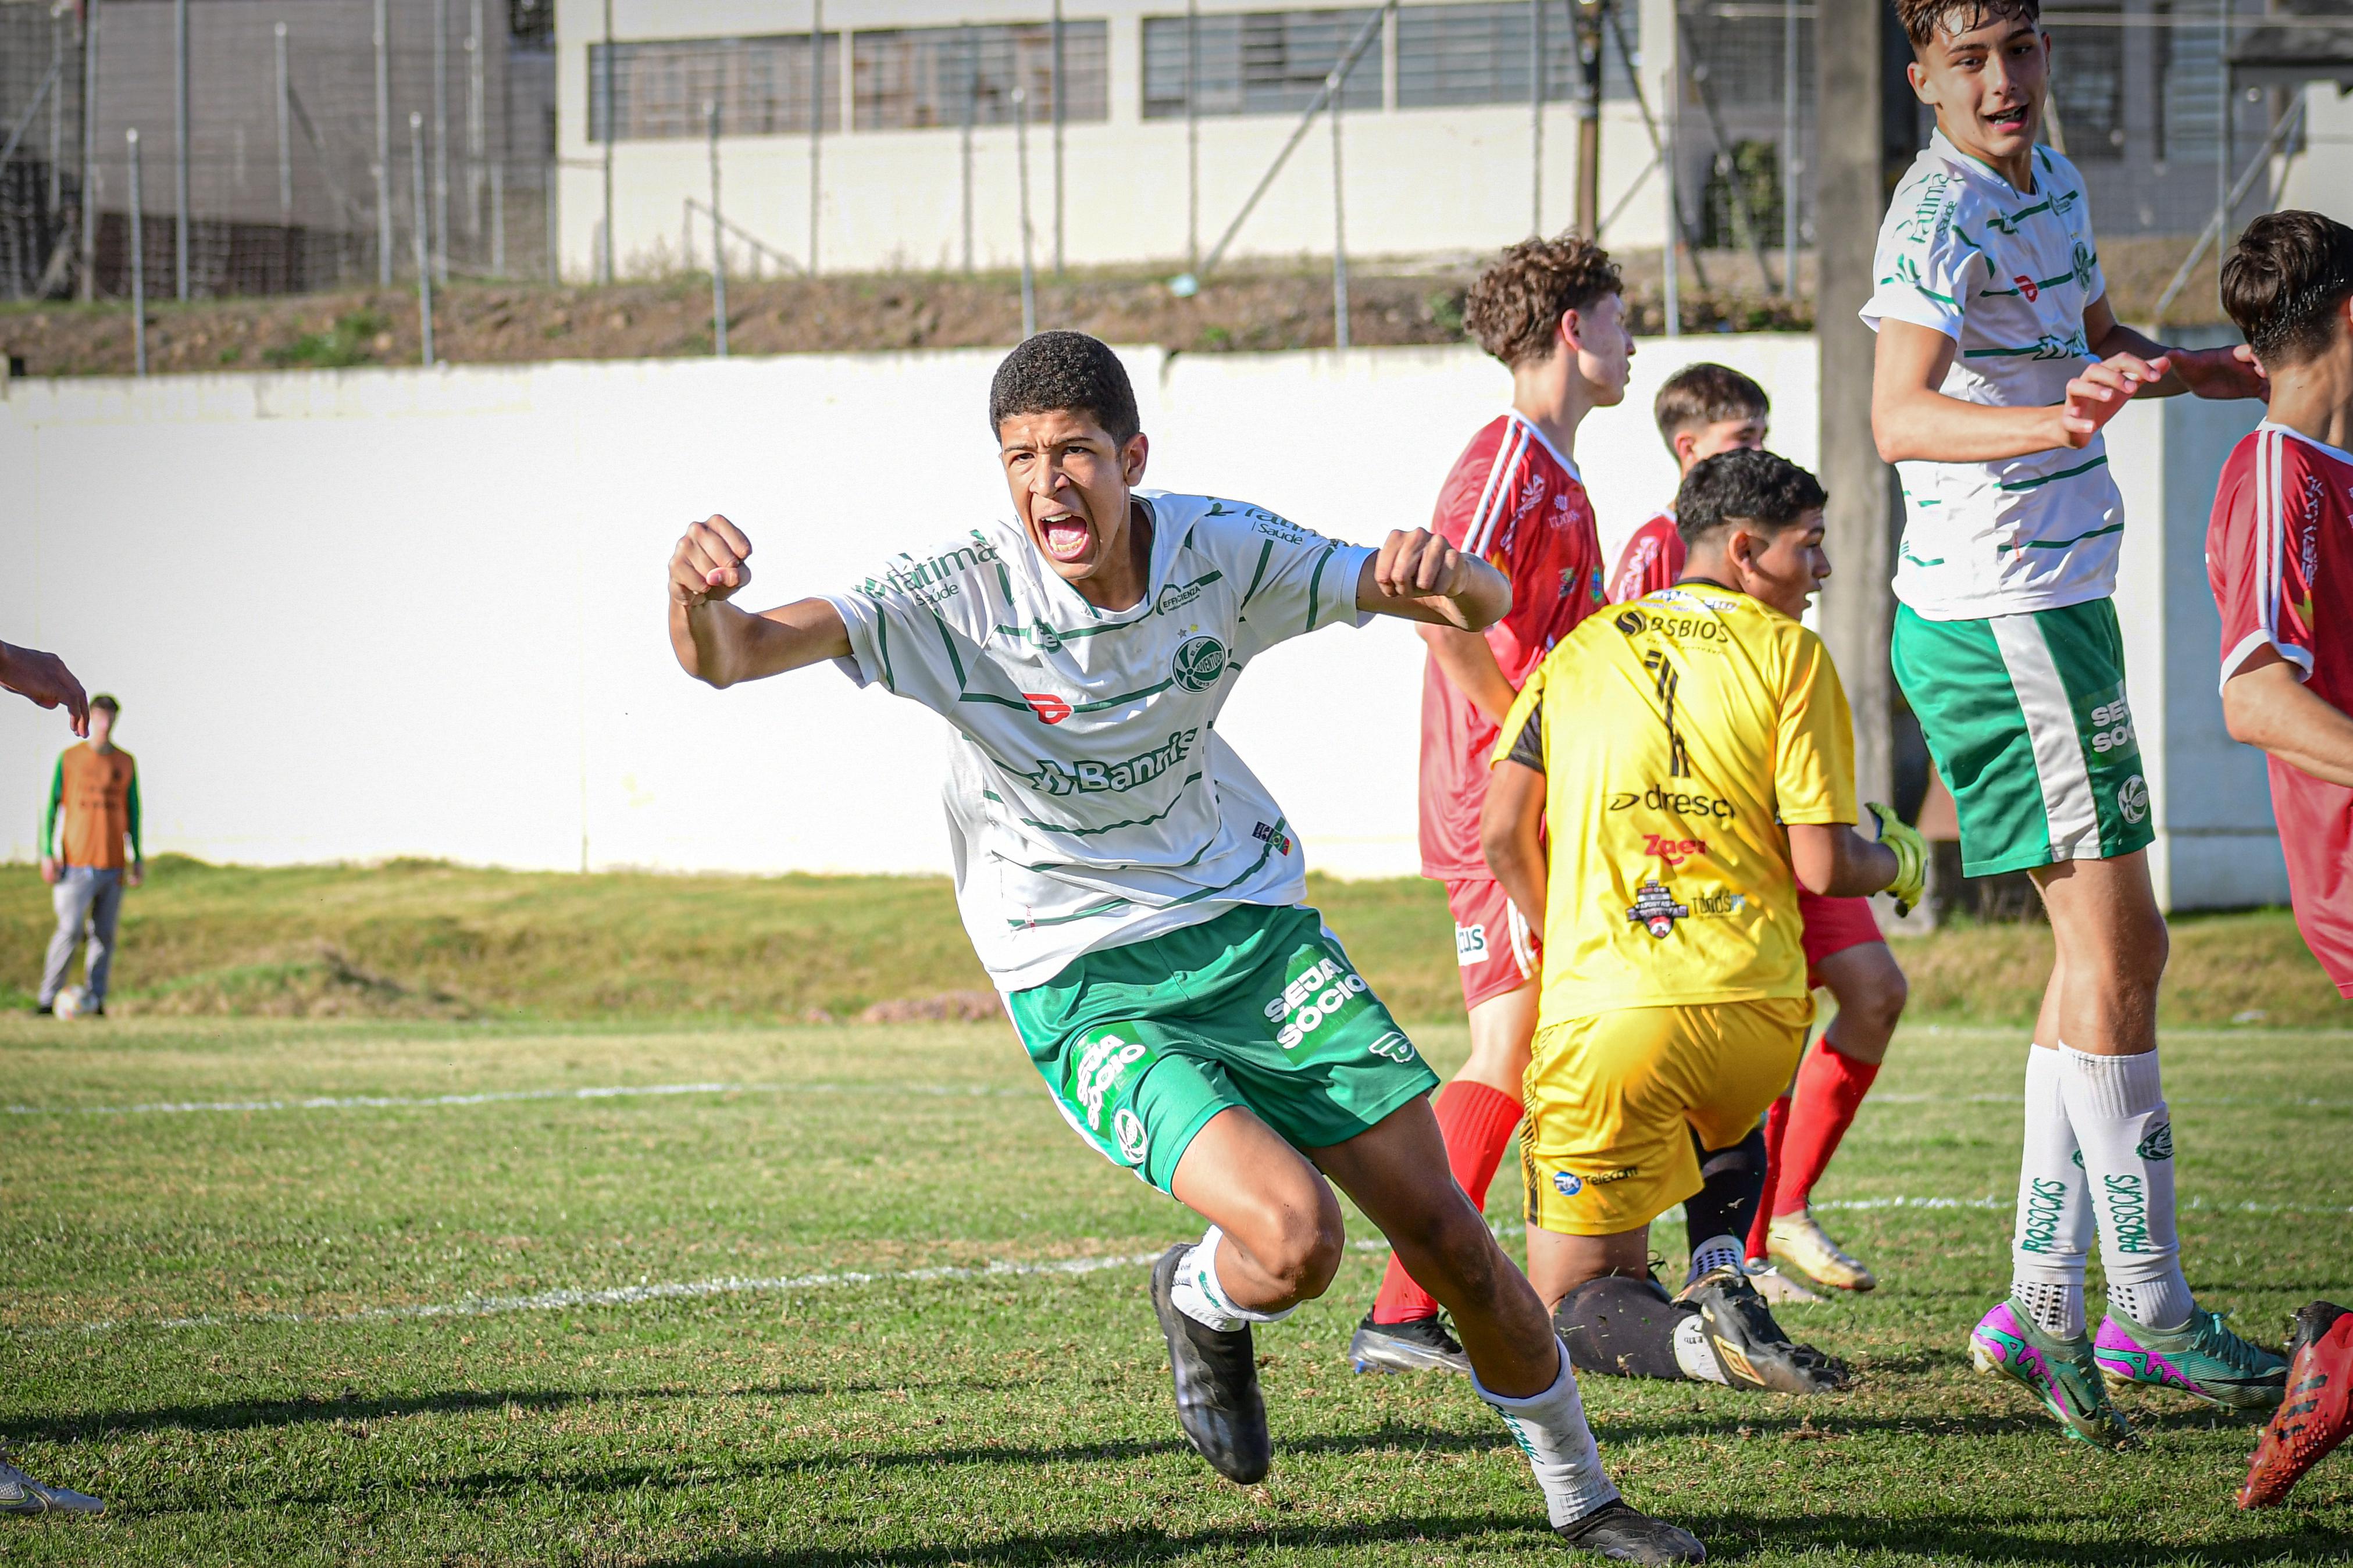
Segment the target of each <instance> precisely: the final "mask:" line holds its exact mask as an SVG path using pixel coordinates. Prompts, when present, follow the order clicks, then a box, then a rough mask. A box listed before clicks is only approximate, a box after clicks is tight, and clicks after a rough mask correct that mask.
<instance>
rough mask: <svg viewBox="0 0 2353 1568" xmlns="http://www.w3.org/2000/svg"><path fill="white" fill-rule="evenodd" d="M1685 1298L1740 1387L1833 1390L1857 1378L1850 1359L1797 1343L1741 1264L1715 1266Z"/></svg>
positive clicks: (1718, 1359)
mask: <svg viewBox="0 0 2353 1568" xmlns="http://www.w3.org/2000/svg"><path fill="white" fill-rule="evenodd" d="M1679 1299H1680V1300H1683V1301H1684V1302H1687V1303H1689V1304H1690V1305H1691V1306H1694V1307H1696V1308H1698V1309H1699V1315H1700V1321H1701V1324H1702V1326H1703V1327H1704V1329H1705V1331H1706V1334H1707V1348H1708V1350H1709V1352H1710V1353H1712V1354H1713V1355H1714V1356H1715V1364H1716V1365H1717V1366H1718V1367H1720V1368H1721V1369H1723V1372H1724V1380H1725V1383H1726V1384H1730V1385H1731V1386H1732V1387H1734V1388H1753V1389H1767V1390H1770V1391H1771V1392H1773V1393H1775V1394H1829V1393H1831V1392H1833V1391H1834V1390H1837V1389H1840V1388H1843V1387H1844V1386H1845V1385H1846V1384H1848V1383H1849V1382H1850V1381H1851V1380H1852V1375H1853V1374H1852V1373H1850V1372H1849V1371H1848V1370H1847V1366H1846V1363H1844V1362H1841V1361H1838V1360H1835V1359H1833V1358H1832V1357H1830V1356H1826V1355H1824V1354H1823V1353H1822V1352H1820V1351H1818V1350H1816V1349H1814V1347H1813V1346H1811V1345H1799V1344H1791V1343H1790V1342H1789V1336H1788V1334H1786V1333H1783V1332H1782V1331H1781V1325H1780V1324H1778V1323H1777V1322H1775V1321H1773V1310H1772V1309H1771V1308H1769V1307H1767V1306H1766V1304H1765V1298H1764V1297H1762V1296H1760V1295H1758V1294H1757V1287H1756V1286H1754V1285H1751V1284H1750V1283H1749V1282H1748V1278H1747V1276H1746V1275H1745V1274H1743V1273H1742V1272H1741V1271H1740V1270H1738V1269H1736V1268H1711V1269H1709V1270H1708V1271H1707V1272H1706V1273H1704V1274H1703V1275H1701V1276H1700V1277H1699V1278H1698V1279H1694V1280H1693V1281H1692V1282H1691V1284H1690V1286H1689V1287H1688V1288H1687V1289H1684V1291H1683V1295H1682V1296H1681V1297H1680V1298H1679Z"/></svg>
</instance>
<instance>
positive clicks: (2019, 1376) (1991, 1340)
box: [1969, 1300, 2138, 1448]
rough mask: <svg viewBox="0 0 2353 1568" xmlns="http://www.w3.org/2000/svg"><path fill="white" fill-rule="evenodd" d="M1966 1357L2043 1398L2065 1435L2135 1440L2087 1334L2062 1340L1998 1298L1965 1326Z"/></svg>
mask: <svg viewBox="0 0 2353 1568" xmlns="http://www.w3.org/2000/svg"><path fill="white" fill-rule="evenodd" d="M1969 1359H1970V1360H1971V1361H1972V1362H1974V1363H1976V1364H1977V1369H1978V1371H1979V1372H1987V1373H1999V1374H2000V1375H2001V1376H2003V1377H2007V1378H2009V1379H2010V1381H2011V1382H2013V1383H2015V1384H2018V1385H2019V1386H2020V1387H2021V1388H2023V1389H2025V1390H2026V1391H2027V1392H2028V1393H2029V1394H2032V1395H2034V1397H2035V1398H2036V1399H2038V1400H2041V1401H2042V1408H2044V1409H2045V1410H2048V1411H2049V1412H2051V1414H2052V1415H2053V1416H2054V1417H2056V1418H2057V1420H2058V1422H2059V1426H2060V1427H2061V1429H2062V1430H2063V1431H2064V1432H2065V1433H2066V1434H2067V1436H2070V1437H2073V1438H2074V1439H2075V1440H2076V1441H2077V1442H2080V1443H2092V1444H2096V1445H2097V1446H2099V1447H2103V1448H2129V1447H2136V1446H2137V1442H2138V1439H2137V1438H2135V1437H2134V1436H2133V1432H2132V1428H2131V1427H2130V1426H2126V1424H2125V1418H2124V1415H2123V1414H2122V1413H2121V1412H2119V1411H2118V1410H2117V1409H2116V1405H2115V1403H2114V1402H2113V1401H2112V1400H2110V1399H2109V1398H2108V1390H2107V1385H2106V1384H2104V1383H2102V1382H2101V1381H2100V1367H2099V1363H2097V1362H2096V1361H2094V1359H2093V1356H2092V1339H2091V1336H2090V1335H2089V1334H2078V1335H2076V1336H2075V1337H2074V1338H2073V1339H2071V1340H2063V1339H2061V1338H2059V1337H2058V1336H2057V1335H2056V1334H2047V1333H2044V1332H2043V1331H2042V1330H2041V1329H2039V1328H2036V1327H2035V1326H2034V1321H2033V1320H2032V1319H2031V1318H2029V1317H2028V1316H2027V1315H2026V1314H2025V1313H2024V1312H2022V1311H2021V1310H2019V1309H2018V1307H2017V1304H2016V1303H2014V1302H2011V1301H2007V1300H2005V1301H2002V1302H2001V1303H2000V1304H1999V1305H1997V1306H1996V1307H1995V1308H1994V1310H1992V1311H1990V1312H1988V1313H1987V1314H1986V1315H1985V1316H1984V1317H1982V1318H1980V1319H1978V1326H1977V1327H1976V1328H1974V1329H1971V1330H1970V1331H1969Z"/></svg>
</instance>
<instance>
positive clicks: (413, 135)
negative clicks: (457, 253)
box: [408, 112, 433, 370]
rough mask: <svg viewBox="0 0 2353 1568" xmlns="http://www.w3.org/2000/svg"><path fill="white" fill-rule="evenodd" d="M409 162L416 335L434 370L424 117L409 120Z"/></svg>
mask: <svg viewBox="0 0 2353 1568" xmlns="http://www.w3.org/2000/svg"><path fill="white" fill-rule="evenodd" d="M408 163H409V169H410V171H411V173H412V174H413V175H414V181H413V184H414V195H415V200H416V203H417V209H416V210H417V221H416V223H415V224H413V225H412V227H413V228H415V229H416V231H417V335H418V337H419V338H420V340H421V341H422V342H423V344H424V348H425V368H426V369H427V370H430V369H432V368H433V260H432V245H431V243H430V237H429V236H428V235H427V232H426V230H427V225H428V224H429V223H430V221H431V216H432V215H431V209H429V208H427V206H426V205H425V116H423V115H422V114H417V113H414V112H412V113H411V114H410V115H409V117H408Z"/></svg>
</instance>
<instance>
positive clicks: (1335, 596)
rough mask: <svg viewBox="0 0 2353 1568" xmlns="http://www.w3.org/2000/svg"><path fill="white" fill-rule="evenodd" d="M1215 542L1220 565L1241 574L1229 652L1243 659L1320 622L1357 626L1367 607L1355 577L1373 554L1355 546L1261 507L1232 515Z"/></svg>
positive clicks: (1365, 618) (1366, 618) (1316, 627)
mask: <svg viewBox="0 0 2353 1568" xmlns="http://www.w3.org/2000/svg"><path fill="white" fill-rule="evenodd" d="M1234 516H1235V519H1236V521H1237V522H1238V523H1239V526H1234V525H1231V524H1229V527H1228V529H1227V538H1226V539H1225V540H1223V541H1221V543H1222V544H1223V546H1224V549H1223V550H1222V551H1221V553H1223V554H1225V555H1226V556H1227V557H1228V560H1229V564H1228V565H1227V566H1226V568H1225V569H1226V570H1227V571H1229V572H1233V573H1236V574H1239V576H1240V581H1241V582H1242V583H1243V584H1245V586H1244V588H1243V590H1242V603H1241V621H1240V628H1239V630H1238V632H1237V635H1236V637H1235V643H1236V647H1235V648H1234V657H1235V658H1237V659H1239V660H1243V661H1247V660H1250V659H1252V658H1257V657H1258V656H1259V655H1260V654H1261V653H1263V652H1265V651H1266V650H1267V649H1268V648H1271V647H1274V646H1275V644H1277V643H1281V642H1288V641H1289V640H1291V639H1292V638H1293V637H1303V636H1305V635H1306V634H1307V633H1309V632H1313V631H1321V630H1322V629H1323V628H1324V627H1325V626H1340V625H1346V626H1363V625H1364V624H1365V623H1366V621H1369V620H1370V619H1372V615H1371V612H1369V611H1366V610H1360V609H1358V608H1357V607H1356V581H1357V579H1358V578H1360V577H1362V576H1363V575H1364V573H1365V563H1366V562H1367V561H1370V560H1371V559H1372V558H1373V556H1374V555H1375V554H1376V553H1377V552H1374V551H1372V550H1369V549H1367V548H1366V547H1365V546H1363V545H1360V544H1346V543H1343V542H1340V541H1339V540H1336V539H1326V538H1325V537H1324V535H1322V534H1320V533H1318V532H1316V531H1314V529H1310V528H1302V527H1300V526H1299V525H1298V524H1297V523H1295V522H1289V521H1284V520H1283V519H1282V518H1280V517H1277V516H1275V515H1274V513H1272V512H1271V511H1267V510H1264V509H1262V508H1259V507H1249V508H1245V509H1244V510H1241V511H1240V512H1239V513H1236V514H1234Z"/></svg>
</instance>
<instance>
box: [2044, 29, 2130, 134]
mask: <svg viewBox="0 0 2353 1568" xmlns="http://www.w3.org/2000/svg"><path fill="white" fill-rule="evenodd" d="M2123 20H2124V7H2123V5H2120V4H2114V3H2111V4H2107V5H2068V6H2066V7H2064V8H2059V7H2052V8H2051V9H2048V10H2045V11H2044V12H2043V13H2042V25H2043V26H2044V27H2045V28H2047V29H2048V30H2049V32H2050V34H2051V98H2052V102H2053V103H2054V104H2055V105H2056V107H2057V110H2058V121H2059V131H2060V134H2061V135H2062V137H2063V139H2064V140H2065V142H2066V143H2067V155H2068V156H2069V157H2070V158H2072V159H2074V160H2076V161H2078V162H2081V161H2083V160H2084V159H2094V158H2121V157H2123V156H2124V151H2125V118H2124V114H2125V30H2124V27H2123V26H2122V23H2123Z"/></svg>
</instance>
